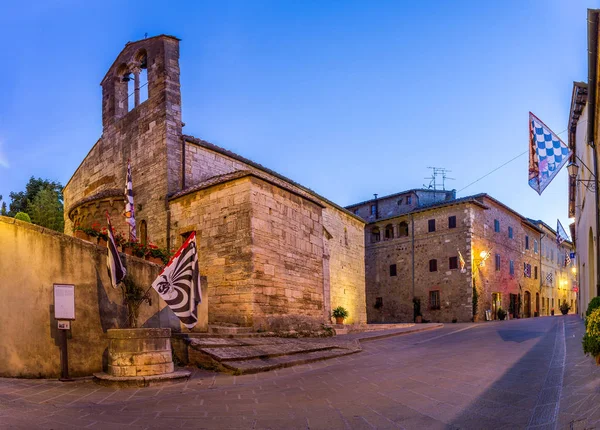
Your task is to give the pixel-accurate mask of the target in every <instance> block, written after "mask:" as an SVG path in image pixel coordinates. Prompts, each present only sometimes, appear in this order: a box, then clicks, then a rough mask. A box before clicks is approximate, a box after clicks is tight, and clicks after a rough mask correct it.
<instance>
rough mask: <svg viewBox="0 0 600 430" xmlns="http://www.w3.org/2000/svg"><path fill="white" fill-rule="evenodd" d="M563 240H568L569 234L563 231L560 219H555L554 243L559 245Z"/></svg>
mask: <svg viewBox="0 0 600 430" xmlns="http://www.w3.org/2000/svg"><path fill="white" fill-rule="evenodd" d="M565 240H569V236H568V235H567V232H566V231H565V229H564V227H563V226H562V224H561V223H560V220H559V219H557V220H556V244H557V245H560V244H561V243H563V242H564V241H565Z"/></svg>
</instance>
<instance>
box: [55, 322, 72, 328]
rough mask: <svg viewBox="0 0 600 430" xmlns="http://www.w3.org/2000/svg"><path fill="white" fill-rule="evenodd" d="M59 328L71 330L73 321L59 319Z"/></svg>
mask: <svg viewBox="0 0 600 430" xmlns="http://www.w3.org/2000/svg"><path fill="white" fill-rule="evenodd" d="M58 329H59V330H71V321H69V320H64V321H58Z"/></svg>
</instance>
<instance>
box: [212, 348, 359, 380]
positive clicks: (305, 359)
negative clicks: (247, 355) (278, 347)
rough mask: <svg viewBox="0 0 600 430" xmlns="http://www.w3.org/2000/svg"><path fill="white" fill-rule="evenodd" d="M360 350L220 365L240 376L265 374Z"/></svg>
mask: <svg viewBox="0 0 600 430" xmlns="http://www.w3.org/2000/svg"><path fill="white" fill-rule="evenodd" d="M359 351H360V350H350V349H340V348H331V349H325V350H319V351H310V352H301V353H296V354H291V355H282V356H276V357H265V358H253V359H249V360H230V361H224V362H222V363H221V364H222V365H223V366H224V367H226V368H227V369H230V370H233V371H235V372H238V373H241V374H248V373H258V372H265V371H267V370H274V369H281V368H283V367H291V366H298V365H301V364H307V363H312V362H315V361H321V360H328V359H331V358H336V357H343V356H345V355H349V354H354V353H356V352H359Z"/></svg>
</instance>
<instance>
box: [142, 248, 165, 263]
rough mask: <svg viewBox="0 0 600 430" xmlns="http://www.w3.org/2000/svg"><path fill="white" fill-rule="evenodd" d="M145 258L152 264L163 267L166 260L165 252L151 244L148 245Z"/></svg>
mask: <svg viewBox="0 0 600 430" xmlns="http://www.w3.org/2000/svg"><path fill="white" fill-rule="evenodd" d="M145 258H146V260H147V261H149V262H151V263H154V264H160V265H162V264H163V263H164V260H165V251H164V250H163V249H161V248H159V247H158V246H156V245H154V244H152V243H150V244H148V248H147V252H146V255H145Z"/></svg>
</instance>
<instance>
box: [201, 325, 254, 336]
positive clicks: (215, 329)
mask: <svg viewBox="0 0 600 430" xmlns="http://www.w3.org/2000/svg"><path fill="white" fill-rule="evenodd" d="M208 332H209V333H210V334H213V335H214V334H218V335H236V334H238V335H239V334H249V333H252V332H253V329H252V327H229V326H218V325H209V326H208Z"/></svg>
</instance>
